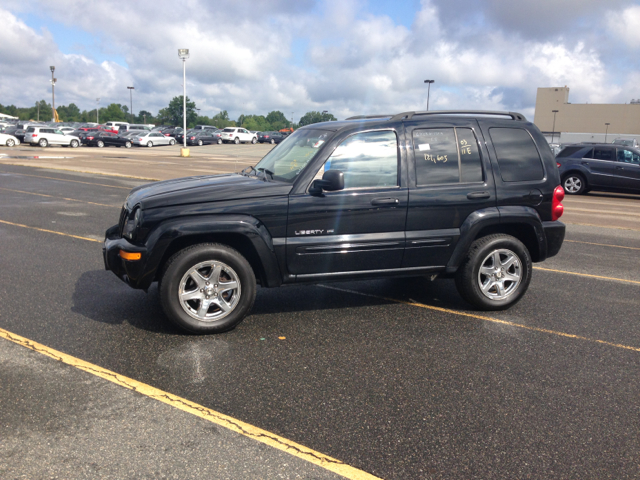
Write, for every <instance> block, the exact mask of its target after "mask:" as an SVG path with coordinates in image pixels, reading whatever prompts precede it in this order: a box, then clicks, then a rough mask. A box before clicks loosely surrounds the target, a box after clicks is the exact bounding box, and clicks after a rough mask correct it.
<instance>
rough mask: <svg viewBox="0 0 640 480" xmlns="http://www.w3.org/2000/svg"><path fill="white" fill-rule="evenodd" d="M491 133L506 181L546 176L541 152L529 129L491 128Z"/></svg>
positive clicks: (527, 179)
mask: <svg viewBox="0 0 640 480" xmlns="http://www.w3.org/2000/svg"><path fill="white" fill-rule="evenodd" d="M489 135H491V140H492V141H493V147H494V148H495V150H496V156H497V158H498V165H500V175H501V176H502V180H503V181H504V182H526V181H533V180H542V179H543V178H544V168H543V167H542V159H541V158H540V153H539V152H538V149H537V148H536V145H535V143H534V142H533V138H531V134H529V132H528V131H527V130H524V129H522V128H491V129H489Z"/></svg>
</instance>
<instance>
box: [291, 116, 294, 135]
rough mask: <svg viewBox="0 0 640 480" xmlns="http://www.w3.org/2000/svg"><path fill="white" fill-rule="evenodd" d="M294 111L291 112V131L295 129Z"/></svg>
mask: <svg viewBox="0 0 640 480" xmlns="http://www.w3.org/2000/svg"><path fill="white" fill-rule="evenodd" d="M293 113H294V112H291V131H293Z"/></svg>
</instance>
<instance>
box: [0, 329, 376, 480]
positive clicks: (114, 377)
mask: <svg viewBox="0 0 640 480" xmlns="http://www.w3.org/2000/svg"><path fill="white" fill-rule="evenodd" d="M0 337H1V338H5V339H6V340H9V341H10V342H13V343H16V344H18V345H22V346H23V347H25V348H28V349H30V350H33V351H34V352H38V353H41V354H42V355H45V356H47V357H50V358H53V359H54V360H58V361H60V362H62V363H65V364H67V365H71V366H72V367H75V368H78V369H79V370H82V371H84V372H87V373H90V374H91V375H95V376H96V377H100V378H103V379H105V380H108V381H110V382H113V383H115V384H116V385H119V386H121V387H124V388H127V389H129V390H133V391H134V392H138V393H140V394H142V395H144V396H146V397H149V398H153V399H154V400H158V401H159V402H162V403H166V404H167V405H170V406H172V407H174V408H177V409H179V410H182V411H184V412H187V413H190V414H191V415H195V416H196V417H200V418H202V419H204V420H207V421H209V422H212V423H215V424H216V425H220V426H221V427H225V428H227V429H229V430H231V431H233V432H236V433H239V434H241V435H244V436H245V437H249V438H252V439H253V440H256V441H258V442H261V443H264V444H266V445H269V446H270V447H273V448H277V449H278V450H281V451H283V452H286V453H288V454H290V455H293V456H294V457H298V458H301V459H303V460H306V461H307V462H309V463H312V464H314V465H317V466H319V467H322V468H324V469H326V470H329V471H331V472H333V473H337V474H338V475H342V476H343V477H345V478H348V479H353V480H380V479H379V477H375V476H373V475H371V474H369V473H367V472H364V471H362V470H358V469H357V468H355V467H352V466H350V465H347V464H345V463H343V462H341V461H340V460H338V459H335V458H332V457H329V456H328V455H324V454H323V453H320V452H316V451H315V450H311V449H310V448H307V447H305V446H304V445H300V444H298V443H295V442H293V441H291V440H288V439H286V438H283V437H280V436H279V435H276V434H275V433H271V432H268V431H266V430H262V429H261V428H258V427H254V426H253V425H250V424H248V423H244V422H242V421H240V420H237V419H235V418H233V417H229V416H227V415H224V414H223V413H220V412H216V411H215V410H211V409H210V408H206V407H203V406H202V405H199V404H197V403H194V402H191V401H189V400H187V399H185V398H181V397H178V396H177V395H173V394H171V393H168V392H165V391H163V390H160V389H158V388H155V387H152V386H151V385H147V384H145V383H142V382H138V381H137V380H134V379H132V378H128V377H125V376H124V375H120V374H118V373H116V372H112V371H111V370H107V369H105V368H102V367H99V366H98V365H94V364H92V363H89V362H85V361H84V360H81V359H79V358H76V357H72V356H71V355H67V354H66V353H62V352H59V351H57V350H54V349H52V348H49V347H47V346H45V345H42V344H40V343H37V342H34V341H32V340H29V339H28V338H24V337H21V336H20V335H16V334H14V333H11V332H9V331H7V330H4V329H2V328H0Z"/></svg>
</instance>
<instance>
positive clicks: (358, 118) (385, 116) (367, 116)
mask: <svg viewBox="0 0 640 480" xmlns="http://www.w3.org/2000/svg"><path fill="white" fill-rule="evenodd" d="M390 117H393V115H356V116H355V117H349V118H347V120H365V119H368V118H390Z"/></svg>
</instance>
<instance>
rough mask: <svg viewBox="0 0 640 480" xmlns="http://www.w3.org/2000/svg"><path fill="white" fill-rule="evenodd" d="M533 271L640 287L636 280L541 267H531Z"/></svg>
mask: <svg viewBox="0 0 640 480" xmlns="http://www.w3.org/2000/svg"><path fill="white" fill-rule="evenodd" d="M533 269H534V270H542V271H544V272H555V273H564V274H566V275H577V276H579V277H587V278H597V279H600V280H613V281H614V282H623V283H633V284H635V285H640V282H638V281H636V280H626V279H624V278H616V277H603V276H602V275H590V274H588V273H578V272H568V271H566V270H554V269H553V268H543V267H533Z"/></svg>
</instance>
